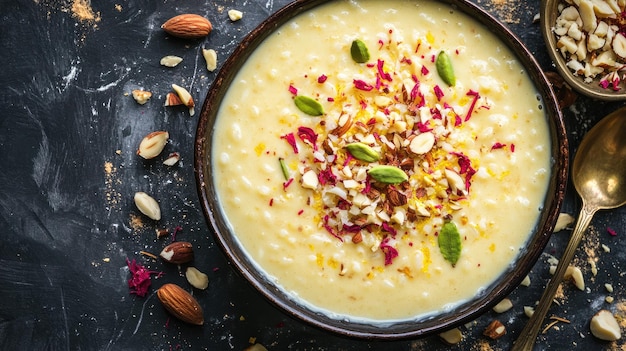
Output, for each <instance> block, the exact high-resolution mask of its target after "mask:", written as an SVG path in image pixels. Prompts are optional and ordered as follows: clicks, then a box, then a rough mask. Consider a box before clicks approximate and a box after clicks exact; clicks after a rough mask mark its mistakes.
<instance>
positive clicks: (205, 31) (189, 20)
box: [161, 14, 213, 39]
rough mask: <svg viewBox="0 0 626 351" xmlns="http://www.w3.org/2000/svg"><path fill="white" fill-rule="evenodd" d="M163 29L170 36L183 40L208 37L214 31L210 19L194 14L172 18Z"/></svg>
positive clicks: (164, 24)
mask: <svg viewBox="0 0 626 351" xmlns="http://www.w3.org/2000/svg"><path fill="white" fill-rule="evenodd" d="M161 28H162V29H163V30H164V31H165V32H166V33H167V34H169V35H172V36H175V37H178V38H183V39H198V38H202V37H206V36H207V35H209V33H211V30H213V26H212V25H211V22H209V20H208V19H206V18H204V17H202V16H200V15H194V14H183V15H178V16H175V17H172V18H170V19H169V20H167V21H166V22H165V23H163V25H162V26H161Z"/></svg>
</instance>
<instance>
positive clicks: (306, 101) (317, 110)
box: [293, 95, 324, 116]
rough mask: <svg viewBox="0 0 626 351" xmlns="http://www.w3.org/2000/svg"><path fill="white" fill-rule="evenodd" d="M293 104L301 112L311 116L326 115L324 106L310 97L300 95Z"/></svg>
mask: <svg viewBox="0 0 626 351" xmlns="http://www.w3.org/2000/svg"><path fill="white" fill-rule="evenodd" d="M293 102H294V103H295V104H296V107H297V108H298V109H299V110H300V111H302V112H304V113H306V114H307V115H309V116H321V115H323V114H324V107H323V106H322V104H320V103H319V101H317V100H315V99H313V98H310V97H308V96H303V95H298V96H296V98H295V99H294V100H293Z"/></svg>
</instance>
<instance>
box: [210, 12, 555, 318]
mask: <svg viewBox="0 0 626 351" xmlns="http://www.w3.org/2000/svg"><path fill="white" fill-rule="evenodd" d="M541 104H542V102H541V101H540V97H539V94H538V93H537V91H536V89H535V87H534V86H533V84H532V82H531V81H530V80H529V78H528V77H527V75H526V74H525V72H524V69H523V68H522V66H521V65H520V63H519V62H518V61H517V59H516V57H515V56H514V55H513V54H512V53H511V52H510V51H509V50H508V48H507V47H506V46H505V44H503V43H502V42H501V41H500V40H499V39H497V38H496V37H495V36H494V35H493V34H491V33H490V32H489V31H488V30H487V29H486V28H484V27H483V26H482V25H480V24H479V23H477V22H476V21H474V20H473V19H471V18H469V17H467V16H466V15H464V14H462V13H458V12H456V11H454V10H453V9H451V8H450V7H448V6H447V5H444V4H440V3H437V2H430V1H393V0H386V1H350V2H348V1H332V2H329V3H327V4H325V5H323V6H319V7H316V8H315V9H313V10H312V11H309V12H307V13H306V14H303V15H300V16H298V17H296V18H294V19H293V20H291V21H290V22H288V23H287V24H285V25H283V26H282V27H280V28H279V29H278V30H276V31H275V32H274V33H273V34H271V35H270V37H269V38H268V39H266V40H265V41H264V42H263V43H262V45H261V46H260V47H259V48H258V49H257V50H256V51H255V53H254V54H253V55H251V56H250V58H249V59H248V60H247V62H246V63H245V65H244V67H243V68H242V69H241V70H240V72H239V73H238V74H237V76H236V77H235V79H234V81H233V83H232V84H231V86H230V87H229V89H228V92H227V94H226V96H225V98H224V100H223V101H222V104H221V106H220V108H219V112H218V118H217V122H216V125H215V136H214V139H213V141H212V157H213V158H214V160H215V161H214V163H213V170H214V174H215V178H214V186H215V187H216V189H217V193H218V196H219V202H220V204H221V207H222V210H223V212H224V215H225V216H226V218H227V220H228V222H229V224H230V225H231V227H232V231H233V233H235V235H236V237H237V239H238V241H239V243H240V245H241V246H242V247H243V248H244V250H245V252H246V253H247V255H249V257H251V259H252V260H253V261H254V262H255V264H256V265H257V266H258V268H259V269H260V270H262V271H263V272H265V274H266V275H267V276H268V277H269V278H270V279H271V280H272V281H274V282H275V283H276V285H277V286H278V287H280V288H281V289H283V290H284V291H286V292H287V293H288V294H290V295H291V296H293V298H294V299H295V300H298V301H300V302H302V303H304V304H306V305H308V306H309V307H311V308H312V309H314V310H316V311H320V312H322V313H326V314H328V315H330V316H332V317H337V318H346V319H356V320H360V321H395V320H404V319H419V318H423V317H425V316H427V315H429V314H433V313H438V312H441V311H444V310H446V309H449V308H452V307H454V306H455V305H458V304H459V303H461V302H464V301H466V300H468V299H471V298H472V297H474V296H475V295H477V294H478V293H480V291H481V290H482V289H485V288H486V287H487V286H488V285H489V284H491V283H492V282H494V281H495V280H496V279H497V278H498V276H500V275H501V274H502V272H503V271H504V270H505V269H506V268H507V267H508V266H509V265H510V264H511V263H512V262H513V260H514V259H515V257H516V256H517V255H518V254H519V252H520V250H521V248H523V247H524V245H525V243H526V241H527V239H528V238H529V235H530V233H531V232H532V230H533V229H534V227H535V226H536V224H537V220H538V216H539V214H540V211H541V207H542V203H543V201H544V198H545V195H546V191H547V186H548V182H549V178H550V141H549V132H548V124H547V121H546V116H545V114H544V111H543V110H542V106H541Z"/></svg>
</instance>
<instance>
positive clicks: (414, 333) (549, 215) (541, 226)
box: [195, 0, 569, 340]
mask: <svg viewBox="0 0 626 351" xmlns="http://www.w3.org/2000/svg"><path fill="white" fill-rule="evenodd" d="M416 1H418V0H416ZM326 2H328V0H298V1H295V2H293V3H290V4H289V5H287V6H286V7H284V8H282V9H281V10H279V11H278V12H276V13H275V14H274V15H272V16H270V17H269V18H268V19H267V20H265V21H264V22H263V23H261V24H260V25H259V26H258V27H257V28H256V29H255V30H253V31H252V32H251V33H250V34H249V35H248V36H247V37H246V38H245V39H244V40H243V41H242V42H241V44H240V45H239V46H238V47H237V48H236V49H235V51H234V53H233V54H232V55H231V56H230V58H229V59H228V60H227V61H226V62H225V63H224V66H223V68H222V69H221V71H220V72H219V74H218V75H217V78H216V79H215V82H214V83H213V86H212V87H211V89H210V91H209V93H208V96H207V97H206V100H205V102H204V105H203V108H202V111H201V114H200V120H199V122H198V129H197V134H196V141H195V143H196V144H195V171H196V177H197V178H196V180H197V186H198V193H199V196H200V199H201V203H202V207H203V210H204V214H205V216H206V218H207V220H208V222H209V223H210V225H211V226H212V228H213V230H214V235H215V240H216V241H217V242H218V243H219V245H220V246H221V248H222V249H223V251H224V252H225V254H226V256H227V257H228V259H229V260H230V261H231V262H232V264H233V265H234V266H235V268H236V269H237V270H238V271H239V273H240V274H241V275H243V277H244V278H245V279H246V280H247V281H248V282H249V283H250V284H252V285H253V286H254V288H256V289H257V290H258V291H259V292H260V293H261V294H262V295H263V296H265V297H266V298H267V299H269V300H270V301H271V302H272V303H274V304H275V305H276V306H277V307H278V308H280V309H281V310H283V311H284V312H286V313H287V314H289V315H291V316H293V317H295V318H297V319H300V320H302V321H305V322H307V323H309V324H311V325H314V326H317V327H320V328H322V329H324V330H327V331H331V332H335V333H338V334H341V335H345V336H349V337H355V338H366V339H389V340H390V339H400V338H409V337H410V338H413V337H420V336H425V335H429V334H433V333H437V332H442V331H444V330H446V329H450V328H452V327H455V326H458V325H460V324H463V323H466V322H468V321H471V320H473V319H475V318H476V317H478V316H480V315H481V314H483V313H484V312H486V311H488V310H489V309H490V308H492V307H493V306H494V305H495V304H496V303H498V302H499V301H500V300H502V299H503V298H504V297H506V296H507V295H508V294H509V293H510V292H511V291H512V290H513V289H514V288H515V287H517V286H518V285H519V283H520V282H521V281H522V280H523V278H524V277H525V276H526V275H527V274H528V272H529V271H530V269H531V268H532V267H533V265H534V264H535V262H536V261H537V260H538V258H539V256H540V254H541V253H542V251H543V249H544V248H545V245H546V244H547V242H548V239H549V238H550V235H551V234H552V231H553V228H554V224H555V222H556V219H557V216H558V214H559V210H560V206H561V203H562V200H563V196H564V192H565V188H566V182H567V171H568V159H569V158H568V146H567V137H566V133H565V128H564V125H563V120H562V116H561V113H560V110H559V109H558V107H557V102H556V98H555V96H554V94H553V92H552V90H551V88H550V85H549V83H548V81H547V79H546V77H545V76H544V75H543V73H542V70H541V69H540V68H539V65H538V64H537V62H536V61H535V60H534V58H533V56H532V54H531V53H530V52H529V51H528V50H527V49H526V48H525V47H524V45H523V44H522V43H521V42H520V40H519V39H518V38H517V37H516V36H515V35H514V34H513V33H512V32H511V31H510V30H508V29H507V27H505V26H504V25H502V24H501V23H499V22H498V21H497V20H496V19H495V18H494V17H492V16H491V15H489V14H487V13H486V12H484V11H483V10H482V9H480V8H479V7H477V6H476V5H474V4H472V3H470V2H469V1H461V0H441V2H442V3H447V4H450V6H451V7H452V8H453V9H455V10H456V11H461V12H463V13H465V14H468V15H469V16H470V17H473V18H475V19H477V20H478V21H480V22H482V23H483V24H484V25H485V27H487V28H488V29H490V30H491V31H492V32H494V33H496V34H497V35H498V36H499V38H500V39H501V40H502V41H503V42H504V43H506V44H508V47H509V48H510V49H511V51H512V52H514V53H515V54H516V55H517V56H518V58H519V60H520V62H521V63H522V64H523V66H524V67H525V68H526V71H527V72H528V74H529V75H530V78H531V80H532V81H533V82H534V84H535V86H536V87H537V89H538V92H539V93H540V95H541V98H542V100H543V103H544V104H543V106H544V108H545V112H546V115H547V120H548V121H547V122H548V124H549V128H550V132H551V134H550V135H551V139H552V145H551V149H550V152H551V160H552V172H551V176H550V184H549V188H548V191H547V196H546V199H545V203H544V206H543V208H544V210H543V212H542V214H541V216H540V218H539V220H538V223H537V225H536V228H535V230H534V232H533V233H532V235H531V237H530V239H529V240H528V244H527V246H526V247H525V248H523V249H522V250H521V253H520V254H519V256H518V258H517V260H516V262H514V264H512V265H510V268H508V269H507V270H506V271H505V272H504V273H503V274H502V275H501V277H500V278H499V279H498V280H497V281H495V282H494V283H493V284H491V285H490V286H488V287H486V288H485V289H484V293H481V294H479V295H478V296H476V297H475V298H473V299H471V300H470V301H467V302H466V303H463V304H461V305H459V306H457V307H456V308H454V309H452V310H450V311H447V312H444V313H441V314H439V315H436V316H434V317H431V318H428V319H425V320H418V321H402V322H397V323H395V324H389V323H385V325H376V324H369V323H360V322H354V321H346V320H342V319H333V318H330V317H328V316H326V315H323V314H320V313H317V312H315V311H312V310H311V309H309V308H307V307H306V306H304V305H302V304H298V303H297V302H295V301H294V300H293V298H291V297H290V296H288V295H287V294H286V293H284V292H283V291H281V290H280V289H279V288H278V287H277V286H276V285H275V283H273V282H271V281H270V280H268V279H267V278H266V277H265V276H264V275H263V274H262V272H259V271H258V270H257V269H255V265H254V264H253V263H252V262H251V259H250V258H249V257H248V256H247V255H246V253H245V251H244V250H243V249H242V247H240V245H239V244H238V243H237V241H236V239H235V235H236V234H235V233H232V232H231V230H230V229H229V226H228V224H227V220H226V219H225V218H224V217H223V215H222V213H221V211H220V204H219V203H218V195H217V192H216V188H215V184H214V181H213V170H212V164H213V162H214V159H213V157H212V154H211V145H212V142H213V137H214V133H215V130H214V124H215V121H216V115H217V112H218V109H219V106H220V103H221V101H222V99H223V98H224V95H225V93H226V91H227V89H228V87H229V85H230V84H231V81H232V80H233V78H234V76H235V75H236V74H237V72H238V71H239V69H240V68H241V67H242V65H243V64H244V62H245V61H246V59H247V57H249V56H250V54H251V53H252V52H253V51H254V50H255V49H256V48H257V47H258V45H259V44H260V43H261V42H262V41H263V40H264V39H265V38H266V37H268V35H269V34H270V33H272V32H273V31H274V30H275V29H276V28H277V27H279V26H281V25H282V24H284V23H285V22H287V21H289V20H290V19H292V18H293V17H294V16H297V15H299V14H301V13H304V12H306V11H308V10H309V9H311V8H313V7H315V6H318V5H320V4H323V3H326Z"/></svg>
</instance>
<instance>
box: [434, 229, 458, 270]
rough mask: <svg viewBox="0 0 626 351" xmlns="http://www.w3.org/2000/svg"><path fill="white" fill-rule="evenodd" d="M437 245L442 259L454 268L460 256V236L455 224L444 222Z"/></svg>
mask: <svg viewBox="0 0 626 351" xmlns="http://www.w3.org/2000/svg"><path fill="white" fill-rule="evenodd" d="M437 243H438V244H439V250H441V254H442V255H443V258H444V259H445V260H446V261H448V262H450V263H452V266H453V267H454V265H455V264H456V262H457V261H458V260H459V257H460V256H461V235H460V234H459V229H458V228H457V227H456V224H454V223H453V222H450V221H447V222H445V223H444V224H443V226H442V227H441V231H440V232H439V236H438V237H437Z"/></svg>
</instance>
